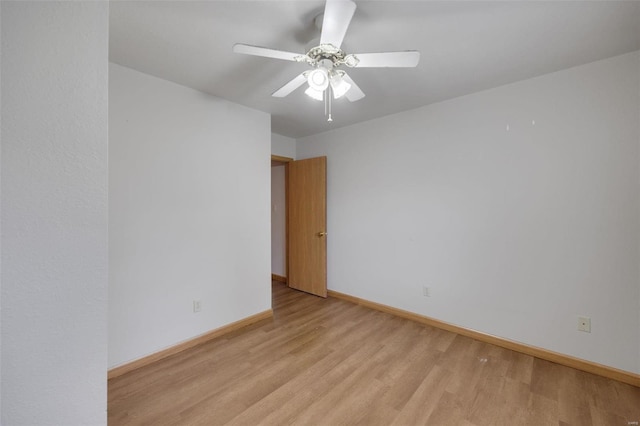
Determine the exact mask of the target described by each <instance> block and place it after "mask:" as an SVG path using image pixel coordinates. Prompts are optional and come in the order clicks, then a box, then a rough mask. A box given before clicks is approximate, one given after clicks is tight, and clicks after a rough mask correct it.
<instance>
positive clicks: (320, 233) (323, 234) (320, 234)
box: [318, 232, 327, 237]
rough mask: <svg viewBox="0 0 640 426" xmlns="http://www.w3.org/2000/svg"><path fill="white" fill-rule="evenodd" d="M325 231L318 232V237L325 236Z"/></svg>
mask: <svg viewBox="0 0 640 426" xmlns="http://www.w3.org/2000/svg"><path fill="white" fill-rule="evenodd" d="M326 236H327V233H326V232H318V237H326Z"/></svg>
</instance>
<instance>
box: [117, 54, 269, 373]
mask: <svg viewBox="0 0 640 426" xmlns="http://www.w3.org/2000/svg"><path fill="white" fill-rule="evenodd" d="M109 70H110V75H109V96H110V98H109V101H110V102H109V114H110V115H109V126H110V135H109V157H110V165H109V197H110V198H109V238H110V240H109V241H110V248H109V254H110V268H109V271H110V280H109V367H114V366H117V365H119V364H123V363H126V362H128V361H132V360H134V359H137V358H140V357H143V356H145V355H149V354H151V353H154V352H157V351H159V350H161V349H164V348H166V347H169V346H172V345H175V344H177V343H179V342H181V341H184V340H188V339H190V338H193V337H195V336H198V335H200V334H203V333H205V332H207V331H209V330H212V329H216V328H219V327H221V326H224V325H226V324H228V323H231V322H234V321H237V320H240V319H243V318H246V317H248V316H251V315H253V314H256V313H259V312H263V311H265V310H268V309H270V308H271V286H270V282H271V281H270V277H271V276H270V270H269V269H270V265H269V262H270V209H269V205H270V198H269V193H270V188H269V180H270V177H269V173H270V167H269V161H268V158H269V155H270V137H271V129H270V117H269V115H268V114H266V113H263V112H259V111H256V110H252V109H249V108H246V107H242V106H239V105H236V104H233V103H230V102H227V101H224V100H222V99H218V98H215V97H212V96H209V95H206V94H203V93H201V92H197V91H194V90H191V89H188V88H186V87H183V86H179V85H177V84H174V83H170V82H167V81H164V80H161V79H158V78H155V77H152V76H149V75H146V74H142V73H139V72H137V71H133V70H131V69H128V68H124V67H122V66H119V65H115V64H111V65H110V68H109ZM194 300H200V301H201V303H202V311H201V312H199V313H193V301H194Z"/></svg>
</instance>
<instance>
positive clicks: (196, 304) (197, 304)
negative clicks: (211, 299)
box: [193, 300, 202, 313]
mask: <svg viewBox="0 0 640 426" xmlns="http://www.w3.org/2000/svg"><path fill="white" fill-rule="evenodd" d="M201 309H202V303H201V302H200V301H199V300H194V301H193V313H196V312H200V310H201Z"/></svg>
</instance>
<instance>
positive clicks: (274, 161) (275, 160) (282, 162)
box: [271, 154, 294, 285]
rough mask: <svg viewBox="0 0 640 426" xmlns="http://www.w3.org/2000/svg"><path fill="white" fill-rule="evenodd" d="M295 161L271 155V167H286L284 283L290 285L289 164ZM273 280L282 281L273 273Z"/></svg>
mask: <svg viewBox="0 0 640 426" xmlns="http://www.w3.org/2000/svg"><path fill="white" fill-rule="evenodd" d="M292 161H294V159H293V158H289V157H283V156H280V155H273V154H272V155H271V167H275V166H284V273H285V277H284V281H283V282H284V283H285V284H287V285H289V283H288V280H289V214H288V211H289V194H288V192H289V163H290V162H292ZM271 279H272V280H273V279H276V280H277V281H282V280H281V279H278V278H274V275H273V272H272V273H271Z"/></svg>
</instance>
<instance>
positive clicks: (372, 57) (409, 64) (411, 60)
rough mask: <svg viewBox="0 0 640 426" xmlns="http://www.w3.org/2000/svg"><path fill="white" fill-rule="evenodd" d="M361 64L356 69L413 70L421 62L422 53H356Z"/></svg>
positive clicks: (415, 51)
mask: <svg viewBox="0 0 640 426" xmlns="http://www.w3.org/2000/svg"><path fill="white" fill-rule="evenodd" d="M353 56H355V57H356V58H358V59H359V60H360V62H358V65H356V66H355V67H354V68H376V67H377V68H413V67H415V66H417V65H418V62H420V52H418V51H417V50H407V51H404V52H383V53H356V54H354V55H353Z"/></svg>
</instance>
